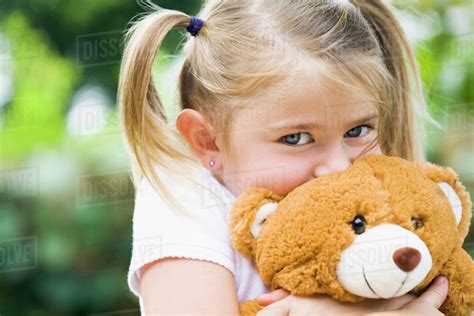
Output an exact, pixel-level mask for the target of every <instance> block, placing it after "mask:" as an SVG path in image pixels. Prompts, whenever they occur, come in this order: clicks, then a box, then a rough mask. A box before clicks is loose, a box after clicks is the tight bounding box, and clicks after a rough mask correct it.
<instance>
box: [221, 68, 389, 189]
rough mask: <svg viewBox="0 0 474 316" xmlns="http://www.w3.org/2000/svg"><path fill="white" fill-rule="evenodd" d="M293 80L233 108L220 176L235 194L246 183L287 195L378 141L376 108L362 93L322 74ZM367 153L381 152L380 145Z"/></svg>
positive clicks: (340, 167) (344, 164)
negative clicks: (275, 93)
mask: <svg viewBox="0 0 474 316" xmlns="http://www.w3.org/2000/svg"><path fill="white" fill-rule="evenodd" d="M296 82H297V83H296V84H292V85H289V87H290V86H291V88H288V89H287V90H286V91H283V92H282V91H279V92H278V96H274V97H272V98H269V99H267V100H265V103H263V102H262V103H261V102H259V103H258V104H252V105H250V106H248V107H247V108H245V109H242V110H240V111H237V112H236V113H234V117H233V120H232V126H230V128H229V130H230V135H228V136H229V138H228V139H229V144H230V146H229V147H230V152H229V153H228V154H227V155H224V159H223V161H222V175H221V177H220V178H221V181H222V182H223V184H224V185H225V186H226V187H227V188H228V189H229V190H230V191H231V192H232V193H233V194H234V195H238V194H240V193H241V192H243V191H244V190H246V189H248V188H250V187H263V188H268V189H271V190H272V191H273V192H274V193H276V194H279V195H286V194H287V193H289V192H290V191H291V190H293V189H294V188H295V187H297V186H298V185H300V184H302V183H304V182H307V181H308V180H311V179H313V178H316V177H320V176H322V175H325V174H329V173H332V172H336V171H341V170H344V169H346V168H348V167H349V166H351V164H352V162H353V160H354V159H356V158H357V157H358V156H359V155H360V154H361V153H362V152H363V150H364V149H366V148H367V147H368V146H369V145H370V144H371V143H374V142H376V141H377V124H378V117H377V111H376V108H375V106H374V104H373V103H371V101H370V98H369V97H368V95H367V93H364V92H362V90H357V89H348V88H345V87H344V86H342V85H341V84H336V83H331V82H332V81H329V80H324V79H321V78H320V79H319V82H315V79H314V77H313V79H311V78H309V77H304V78H300V80H297V81H296ZM321 82H324V85H322V84H321ZM367 153H378V154H380V153H381V150H380V147H379V145H378V144H376V146H375V147H374V148H373V149H372V150H370V151H368V152H367Z"/></svg>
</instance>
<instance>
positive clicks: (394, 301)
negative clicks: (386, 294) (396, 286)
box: [384, 294, 416, 311]
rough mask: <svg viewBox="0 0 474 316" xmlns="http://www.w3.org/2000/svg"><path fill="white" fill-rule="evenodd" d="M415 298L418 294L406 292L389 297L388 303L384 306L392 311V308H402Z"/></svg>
mask: <svg viewBox="0 0 474 316" xmlns="http://www.w3.org/2000/svg"><path fill="white" fill-rule="evenodd" d="M414 299H416V296H415V295H411V294H405V295H402V296H399V297H394V298H391V299H388V300H386V305H385V306H384V310H387V311H392V310H397V309H400V308H402V307H403V306H405V305H406V304H408V303H410V302H411V301H413V300H414Z"/></svg>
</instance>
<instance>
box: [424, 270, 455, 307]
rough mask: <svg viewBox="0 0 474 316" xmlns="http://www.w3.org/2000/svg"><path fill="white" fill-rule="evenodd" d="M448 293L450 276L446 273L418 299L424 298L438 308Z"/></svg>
mask: <svg viewBox="0 0 474 316" xmlns="http://www.w3.org/2000/svg"><path fill="white" fill-rule="evenodd" d="M447 295H448V278H446V276H444V275H440V276H438V277H437V278H436V279H435V280H434V281H433V283H432V284H431V285H430V287H429V288H428V289H427V290H426V291H425V293H423V294H422V295H421V296H420V297H419V298H418V300H422V301H424V302H426V303H428V304H430V305H432V306H434V307H436V308H439V307H440V306H441V304H443V302H444V300H445V299H446V296H447Z"/></svg>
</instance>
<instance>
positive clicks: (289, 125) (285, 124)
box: [267, 113, 379, 130]
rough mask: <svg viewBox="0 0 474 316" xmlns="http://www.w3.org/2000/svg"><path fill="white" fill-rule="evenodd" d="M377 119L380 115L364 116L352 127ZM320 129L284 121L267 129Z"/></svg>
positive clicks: (305, 124) (301, 123)
mask: <svg viewBox="0 0 474 316" xmlns="http://www.w3.org/2000/svg"><path fill="white" fill-rule="evenodd" d="M377 117H379V114H378V113H369V114H366V115H365V116H362V117H360V118H357V119H355V120H353V121H352V122H351V124H350V125H357V124H362V123H365V122H368V121H370V120H373V119H375V118H377ZM348 125H349V124H348ZM319 128H320V126H319V125H318V124H316V123H312V122H308V123H306V122H294V121H291V120H283V121H280V122H278V123H276V124H274V125H271V126H268V127H267V129H269V130H312V129H319Z"/></svg>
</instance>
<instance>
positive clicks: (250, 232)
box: [229, 188, 283, 260]
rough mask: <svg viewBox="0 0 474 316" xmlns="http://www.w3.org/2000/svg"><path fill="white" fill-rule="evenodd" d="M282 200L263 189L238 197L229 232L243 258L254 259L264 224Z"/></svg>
mask: <svg viewBox="0 0 474 316" xmlns="http://www.w3.org/2000/svg"><path fill="white" fill-rule="evenodd" d="M282 199H283V197H281V196H279V195H276V194H274V193H273V192H272V191H271V190H268V189H263V188H251V189H249V190H248V191H246V192H244V193H242V194H241V195H239V196H238V197H237V199H236V200H235V202H234V206H233V208H232V214H231V216H230V221H229V230H230V236H231V239H232V245H233V246H234V248H235V249H237V250H238V251H239V252H240V253H241V254H242V256H244V257H246V258H248V259H250V260H253V259H254V255H255V249H256V246H257V239H258V237H259V235H260V229H261V227H262V225H263V222H264V221H265V219H266V218H267V217H268V216H270V215H271V214H272V213H273V212H275V210H276V209H277V207H278V202H280V201H281V200H282Z"/></svg>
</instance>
